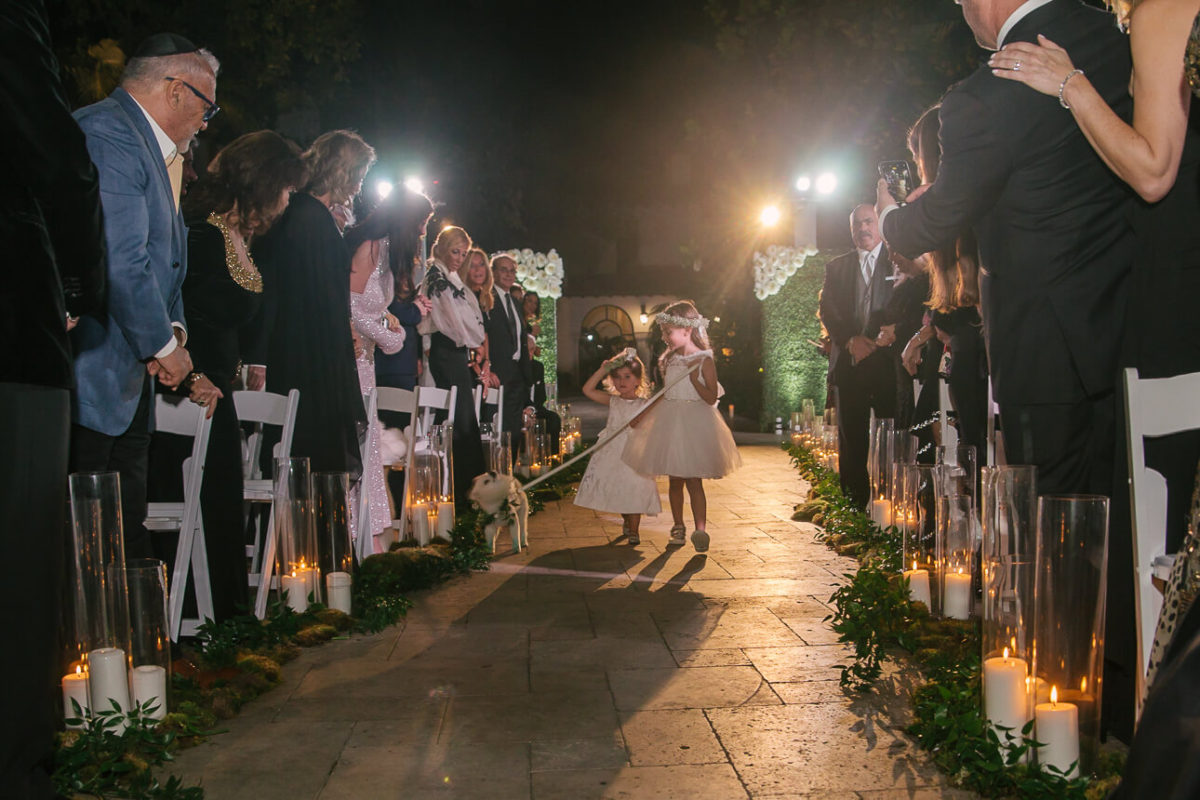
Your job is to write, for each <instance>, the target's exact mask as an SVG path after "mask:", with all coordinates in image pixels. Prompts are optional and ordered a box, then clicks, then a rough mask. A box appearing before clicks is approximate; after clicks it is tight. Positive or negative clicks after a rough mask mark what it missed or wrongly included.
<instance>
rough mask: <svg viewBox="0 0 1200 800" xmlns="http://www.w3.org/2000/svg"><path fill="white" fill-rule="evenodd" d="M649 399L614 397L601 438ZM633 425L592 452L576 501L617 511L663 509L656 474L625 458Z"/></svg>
mask: <svg viewBox="0 0 1200 800" xmlns="http://www.w3.org/2000/svg"><path fill="white" fill-rule="evenodd" d="M645 405H646V401H645V400H643V399H641V398H639V399H637V400H622V399H621V398H620V397H614V398H612V400H610V401H609V403H608V423H607V424H606V425H605V427H604V430H603V431H601V432H600V441H604V439H605V437H606V436H608V435H609V433H610V432H611V431H615V430H616V429H617V428H619V427H621V426H622V425H624V424H625V423H626V422H628V421H629V420H630V419H632V418H633V416H634V415H635V414H637V413H638V412H639V411H641V410H642V409H643V408H644V407H645ZM632 430H633V429H632V428H626V429H625V430H623V431H621V432H620V433H618V434H617V438H616V440H615V441H613V442H612V443H611V444H608V445H605V446H604V447H603V448H602V449H601V450H600V451H598V452H597V453H596V455H594V456H591V460H590V461H589V462H588V467H587V471H586V472H584V473H583V480H581V481H580V482H579V489H578V491H576V493H575V505H577V506H583V507H584V508H591V509H595V510H596V511H607V512H610V513H613V514H657V513H658V512H660V511H662V503H661V502H660V501H659V499H658V486H657V485H655V483H654V478H652V477H650V476H648V475H639V474H638V473H636V472H634V471H633V470H632V469H630V468H629V467H628V466H627V465H626V464H625V462H624V461H622V460H621V454H622V451H624V449H625V442H626V441H627V440H628V438H629V434H630V431H632Z"/></svg>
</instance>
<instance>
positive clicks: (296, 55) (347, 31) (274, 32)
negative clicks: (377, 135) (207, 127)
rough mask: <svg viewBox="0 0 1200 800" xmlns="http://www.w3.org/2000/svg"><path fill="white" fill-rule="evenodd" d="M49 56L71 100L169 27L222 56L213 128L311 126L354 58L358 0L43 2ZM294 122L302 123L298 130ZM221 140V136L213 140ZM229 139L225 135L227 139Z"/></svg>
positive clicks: (107, 79) (91, 90)
mask: <svg viewBox="0 0 1200 800" xmlns="http://www.w3.org/2000/svg"><path fill="white" fill-rule="evenodd" d="M49 5H50V16H51V25H52V33H53V36H54V42H55V46H56V48H57V50H58V56H59V59H60V61H61V62H62V63H63V66H64V68H65V70H66V71H67V73H68V74H69V75H70V76H71V78H72V79H73V84H74V89H75V98H74V99H75V100H76V102H77V103H78V104H81V105H82V104H85V103H90V102H94V101H95V100H98V99H100V98H101V97H104V96H106V95H107V94H108V93H109V92H111V91H112V89H113V87H114V86H115V85H116V82H117V79H118V78H119V77H120V69H121V67H123V66H124V61H125V58H127V57H128V56H129V55H130V54H132V53H133V51H134V50H135V49H136V47H137V46H138V43H139V42H140V41H141V40H142V39H144V38H145V37H146V36H148V35H150V34H153V33H157V32H161V31H173V32H176V33H179V34H181V35H184V36H186V37H187V38H189V39H191V40H192V41H194V42H195V43H196V44H198V45H200V46H202V47H207V48H209V49H210V50H212V52H213V53H214V54H215V55H216V56H217V58H218V59H220V60H221V64H222V69H221V76H220V79H219V81H218V102H219V103H220V105H221V107H222V109H223V111H222V114H221V115H220V116H218V117H217V118H216V119H215V120H214V126H219V127H221V128H227V129H228V130H230V131H232V132H234V133H233V135H237V134H238V133H243V132H245V131H248V130H254V129H255V128H262V127H269V126H275V125H277V124H278V120H279V117H280V116H281V115H283V114H285V113H291V114H292V115H293V127H294V128H297V130H294V131H291V132H293V133H295V134H297V135H301V136H304V135H307V134H310V133H313V132H316V131H318V130H319V126H320V110H321V109H322V107H323V106H324V105H325V104H326V103H327V102H328V101H329V100H331V99H332V98H334V97H335V96H336V95H337V93H338V91H339V88H340V87H342V86H343V85H344V84H345V81H346V79H347V76H348V71H349V69H350V67H351V65H353V64H354V63H355V62H356V61H357V59H358V58H359V55H360V45H359V41H360V35H359V32H358V26H359V24H360V23H359V20H360V19H361V8H360V0H236V2H234V1H233V0H206V1H205V2H199V0H183V1H182V2H178V3H171V4H168V3H160V2H154V0H82V1H80V0H70V1H69V2H68V0H51V2H50V4H49ZM299 128H302V129H303V130H299ZM218 138H221V137H218ZM229 138H232V137H229Z"/></svg>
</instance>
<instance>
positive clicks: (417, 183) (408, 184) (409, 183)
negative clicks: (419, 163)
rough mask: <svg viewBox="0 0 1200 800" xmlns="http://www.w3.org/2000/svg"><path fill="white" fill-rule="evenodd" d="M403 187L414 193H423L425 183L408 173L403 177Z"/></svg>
mask: <svg viewBox="0 0 1200 800" xmlns="http://www.w3.org/2000/svg"><path fill="white" fill-rule="evenodd" d="M404 188H405V189H408V190H409V191H410V192H413V193H414V194H425V184H423V183H421V179H420V178H418V177H416V176H413V175H410V176H409V177H407V178H405V179H404Z"/></svg>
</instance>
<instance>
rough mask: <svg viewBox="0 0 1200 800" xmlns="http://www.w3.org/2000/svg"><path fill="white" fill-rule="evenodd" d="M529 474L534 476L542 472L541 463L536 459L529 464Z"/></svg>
mask: <svg viewBox="0 0 1200 800" xmlns="http://www.w3.org/2000/svg"><path fill="white" fill-rule="evenodd" d="M529 474H530V475H531V476H533V477H534V478H536V477H538V476H539V475H541V474H542V465H541V464H540V463H538V462H537V461H535V462H533V463H532V464H530V465H529Z"/></svg>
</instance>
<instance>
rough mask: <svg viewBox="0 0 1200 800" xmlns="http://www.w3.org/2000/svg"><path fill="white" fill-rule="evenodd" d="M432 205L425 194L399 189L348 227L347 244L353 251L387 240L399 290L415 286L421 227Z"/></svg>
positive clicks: (391, 266)
mask: <svg viewBox="0 0 1200 800" xmlns="http://www.w3.org/2000/svg"><path fill="white" fill-rule="evenodd" d="M432 213H433V204H432V203H430V202H429V198H428V197H426V196H425V195H423V194H417V193H416V192H410V191H407V190H404V189H397V190H396V191H394V192H392V194H391V195H389V196H388V198H387V199H386V200H384V201H383V202H382V203H380V204H379V205H377V206H376V207H375V210H374V211H372V212H371V214H370V216H368V217H367V218H366V219H364V220H363V221H362V222H360V223H359V224H357V225H355V226H354V227H352V228H347V229H346V236H345V241H346V247H347V248H348V249H349V250H350V252H351V253H355V252H357V251H358V248H359V246H361V245H362V244H363V243H364V242H374V241H378V240H379V239H384V238H386V239H387V240H388V269H390V270H391V271H392V277H393V278H394V279H395V284H396V289H397V291H401V290H402V287H404V286H409V287H411V286H412V269H413V262H414V261H416V259H417V248H418V247H420V244H421V229H422V227H423V226H424V225H425V221H426V220H427V219H429V215H430V214H432Z"/></svg>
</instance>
